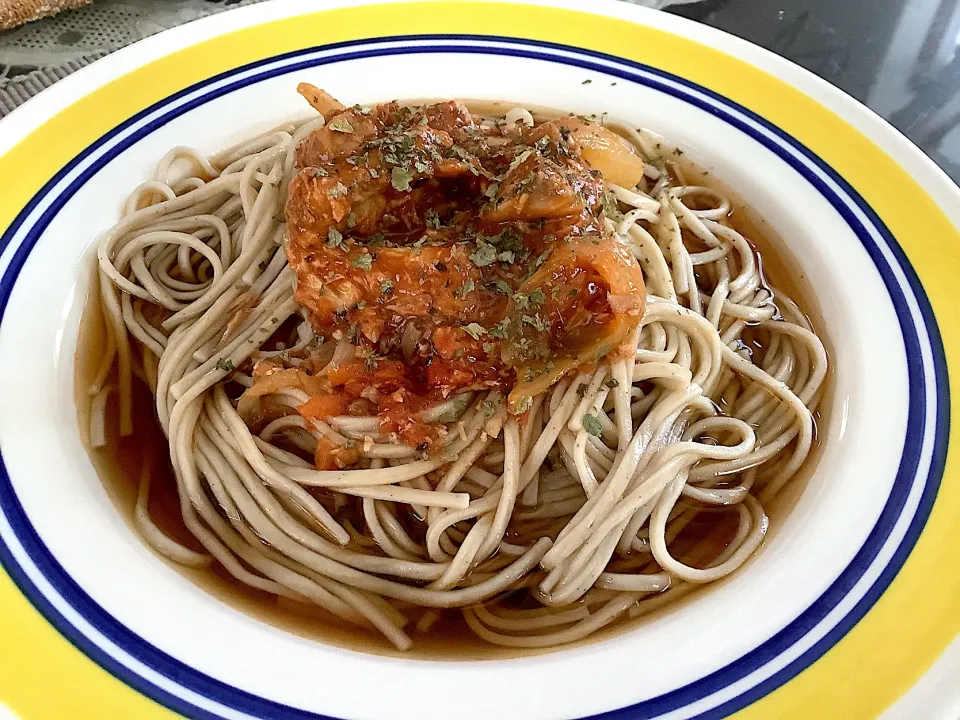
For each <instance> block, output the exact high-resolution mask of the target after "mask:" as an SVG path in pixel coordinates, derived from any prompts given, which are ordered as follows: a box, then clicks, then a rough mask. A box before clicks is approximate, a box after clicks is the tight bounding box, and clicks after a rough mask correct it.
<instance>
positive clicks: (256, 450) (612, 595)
mask: <svg viewBox="0 0 960 720" xmlns="http://www.w3.org/2000/svg"><path fill="white" fill-rule="evenodd" d="M507 121H508V122H527V123H528V124H529V123H530V122H532V116H531V115H530V113H529V112H527V111H526V110H523V109H522V108H518V109H516V110H512V111H511V112H510V113H508V114H507ZM323 122H324V121H323V118H322V117H320V118H318V119H315V120H312V121H309V122H304V123H290V124H287V125H284V126H281V127H279V128H276V129H275V130H273V131H271V132H268V133H265V134H263V135H259V136H257V137H254V138H251V139H249V140H247V141H245V142H242V143H240V144H239V145H237V146H235V147H232V148H230V149H229V150H226V151H224V152H221V153H218V154H216V155H213V156H211V157H205V156H203V155H201V154H198V153H197V152H195V151H194V150H191V149H189V148H185V147H177V148H174V149H173V150H171V151H170V152H169V153H168V154H167V155H166V156H165V157H164V158H163V159H162V160H161V161H160V163H159V166H158V169H157V173H156V175H155V177H154V179H153V180H151V181H149V182H146V183H144V184H142V185H141V186H139V187H138V188H136V190H134V192H133V193H132V195H131V196H130V198H129V200H128V201H127V203H126V206H125V209H124V214H123V218H122V220H121V221H120V222H119V223H118V224H117V225H116V226H115V227H114V228H113V229H111V230H110V231H109V232H107V233H106V234H105V235H104V236H103V237H102V239H101V240H100V242H99V248H98V271H97V279H98V283H97V285H98V287H97V290H98V292H99V297H100V302H101V303H102V309H103V314H104V317H105V319H106V322H107V326H108V334H107V338H108V342H107V347H106V348H105V352H104V354H103V357H102V363H101V365H100V368H99V370H98V372H97V373H96V380H95V381H94V383H93V385H92V387H90V388H89V392H90V393H91V395H92V396H94V399H93V402H92V404H91V419H90V438H89V440H90V444H91V445H92V447H94V448H96V447H100V446H102V445H103V444H104V443H105V442H106V437H107V434H106V431H105V423H106V422H107V408H108V406H112V405H111V403H115V404H116V407H117V408H118V417H119V426H120V431H121V435H128V434H129V433H130V432H131V429H132V422H133V420H132V418H133V413H132V402H133V401H132V397H133V396H132V392H131V387H132V383H133V382H134V376H136V377H137V378H140V379H141V380H142V381H144V382H145V383H146V384H147V385H148V386H149V387H150V390H151V391H152V393H153V395H154V397H155V400H156V415H157V417H158V419H159V423H160V426H161V427H162V429H163V432H164V433H165V435H166V437H167V439H168V442H169V453H170V460H171V462H172V466H173V470H174V474H175V478H176V484H177V490H178V495H179V503H180V511H181V513H182V517H183V522H184V523H185V525H186V527H187V528H188V529H189V531H190V532H191V533H192V534H193V535H194V536H195V537H196V539H197V540H199V542H200V543H201V544H202V546H203V548H204V549H205V552H203V553H201V552H196V551H195V550H192V549H189V548H187V547H184V546H183V545H181V544H179V543H178V542H176V541H175V540H173V539H172V538H171V537H169V536H167V535H166V534H164V532H163V531H162V530H161V529H160V528H159V527H157V525H156V524H155V523H154V521H153V520H152V519H151V516H150V513H149V512H148V509H147V499H148V495H149V492H150V475H149V469H147V470H145V471H144V474H143V476H142V477H141V479H140V483H141V484H140V491H139V495H138V501H137V506H136V512H135V525H136V527H137V529H138V531H139V532H140V534H141V535H142V537H143V539H144V541H145V542H147V543H148V544H149V545H150V546H151V547H152V548H154V549H155V550H156V551H157V552H158V553H160V554H161V555H163V556H164V557H166V558H167V559H169V560H170V561H172V562H174V563H181V564H184V565H188V566H203V565H206V564H208V563H210V562H211V561H216V562H217V563H220V564H221V565H222V566H223V567H224V568H225V569H226V570H227V572H229V573H230V574H231V575H232V576H233V577H235V578H236V579H238V580H239V581H241V582H243V583H246V584H247V585H250V586H252V587H254V588H258V589H260V590H263V591H266V592H268V593H272V594H274V595H276V596H279V597H282V598H288V599H291V600H295V601H298V602H300V603H313V604H316V605H317V606H319V607H321V608H323V609H324V610H325V611H327V612H329V613H330V614H332V615H333V616H336V617H338V618H340V619H342V620H343V621H344V622H347V623H352V624H355V625H357V626H361V627H368V628H369V627H373V628H376V629H377V630H378V631H379V632H381V633H382V634H383V635H384V636H385V637H386V638H387V639H389V641H390V642H392V643H393V644H394V645H395V646H396V647H397V648H400V649H406V648H409V647H410V646H411V644H412V642H413V641H412V639H411V632H417V631H419V632H429V628H430V626H431V625H432V624H433V623H434V621H435V620H436V619H437V618H438V617H439V614H440V613H442V612H461V613H462V614H463V616H464V618H465V620H466V622H467V624H468V625H469V627H470V628H471V629H472V630H473V631H474V632H475V633H476V634H477V635H478V636H479V637H480V638H482V639H483V640H485V641H488V642H490V643H494V644H498V645H504V646H508V647H515V648H536V647H551V646H555V645H561V644H565V643H570V642H575V641H578V640H581V639H583V638H585V637H587V636H589V635H591V634H592V633H594V632H596V631H597V630H598V629H600V628H603V627H604V626H606V625H608V624H610V623H612V622H614V621H615V620H617V619H618V618H621V617H623V616H626V615H629V616H637V615H640V614H643V613H645V612H647V611H649V610H651V609H653V608H655V607H658V606H660V605H662V604H663V603H665V602H668V601H670V600H671V599H673V598H674V597H679V596H682V595H684V594H686V593H687V592H688V591H689V590H690V589H692V588H693V587H695V586H697V585H700V584H704V583H710V582H713V581H715V580H717V579H719V578H722V577H724V576H725V575H728V574H730V573H732V572H734V571H735V570H736V569H737V568H738V567H739V566H740V565H742V564H743V563H744V561H746V560H747V559H748V558H749V557H750V556H751V554H752V553H754V551H755V550H756V549H757V548H758V546H759V545H760V544H761V542H762V541H763V539H764V535H765V533H766V532H767V528H768V519H767V515H766V513H765V510H764V508H765V507H768V506H769V504H770V502H771V501H773V499H774V498H775V497H776V496H777V494H778V493H780V491H781V490H782V489H783V487H784V485H785V484H786V483H787V482H788V481H789V480H790V478H791V477H792V476H794V475H795V474H796V472H797V470H798V468H800V466H801V464H802V463H803V462H804V459H805V458H806V457H807V455H808V454H809V452H810V450H811V444H812V443H813V441H814V431H815V428H814V422H813V417H812V411H813V410H814V409H815V408H816V406H817V403H818V402H819V401H820V399H821V396H822V393H823V384H824V377H825V373H826V371H827V356H826V353H825V351H824V347H823V344H822V343H821V341H820V340H819V339H818V337H817V335H816V334H815V333H814V330H813V328H812V327H811V325H810V322H809V321H808V319H807V318H806V317H805V315H804V314H803V312H802V311H801V310H800V308H799V307H798V306H797V305H796V304H795V303H794V302H793V301H792V300H790V299H789V298H787V297H786V296H785V295H784V294H783V293H782V292H780V291H778V290H775V289H773V288H771V287H768V286H767V285H766V284H765V282H764V278H763V277H762V275H761V271H760V266H759V264H758V261H757V258H756V255H755V251H754V249H753V247H752V246H751V245H750V243H749V242H748V240H747V239H746V238H744V237H743V236H741V235H740V234H739V233H738V232H737V231H736V230H735V229H733V227H731V226H730V224H729V223H728V222H727V217H728V215H729V214H730V211H731V203H730V200H729V199H728V198H727V197H724V195H723V194H721V193H720V192H718V191H717V190H716V189H712V188H708V187H704V186H701V185H695V184H685V183H684V173H683V169H682V168H680V167H678V166H677V165H676V164H675V163H673V162H672V160H673V156H672V155H671V152H670V151H669V150H666V149H662V148H664V147H665V145H662V144H661V142H660V141H658V140H657V139H656V138H655V137H654V136H652V135H651V134H648V133H638V132H636V131H634V130H633V129H631V128H628V127H625V126H621V125H616V124H614V125H611V124H610V123H608V126H612V127H613V128H614V129H615V130H616V131H617V132H618V133H620V134H621V135H622V136H623V137H624V138H625V139H626V140H628V141H629V142H630V143H631V144H632V145H633V146H634V147H635V148H636V150H637V151H638V152H639V153H640V155H641V156H642V157H643V159H644V161H645V163H646V166H645V176H644V178H643V180H641V182H640V183H639V184H638V186H637V187H634V188H624V187H617V186H614V187H612V190H613V192H614V193H615V196H616V199H617V201H618V202H619V205H620V209H621V211H622V212H621V214H620V215H619V217H617V218H616V219H615V220H608V221H607V222H608V223H610V224H611V226H610V229H611V230H612V231H613V232H614V233H615V237H616V238H617V239H618V240H619V242H621V243H623V244H624V245H625V246H626V247H627V248H629V250H630V251H632V253H633V254H634V256H635V257H636V258H637V260H638V261H639V263H640V266H641V268H642V270H643V274H644V279H645V281H646V288H647V308H646V312H645V314H644V316H643V319H642V321H641V322H640V324H639V326H638V328H637V330H636V332H635V333H634V334H633V336H632V338H631V339H630V343H629V347H630V352H629V353H627V354H626V356H624V357H621V358H620V359H616V360H612V361H611V360H604V361H603V362H601V363H599V364H597V365H596V366H595V367H592V368H588V369H581V370H579V371H576V372H573V373H571V374H568V375H566V376H565V377H563V378H561V379H560V380H559V381H558V382H557V383H555V385H554V386H552V387H551V388H550V389H548V390H547V391H546V392H543V393H542V394H540V395H538V396H536V397H534V398H533V399H532V405H531V406H530V409H529V411H528V413H527V415H526V422H525V423H521V422H520V421H519V419H518V417H517V416H514V415H511V414H509V413H508V411H507V409H506V405H505V402H504V398H503V396H502V395H500V394H499V393H498V392H497V391H488V390H483V391H475V392H467V393H465V394H462V395H459V396H456V397H451V398H449V399H447V400H446V401H444V402H441V403H440V404H438V405H437V406H436V407H434V408H432V409H431V410H429V411H428V413H427V417H426V418H425V419H426V420H428V421H434V422H442V423H443V424H444V425H445V426H446V427H447V428H448V430H449V432H447V433H446V435H445V436H443V438H442V439H441V440H440V441H439V442H440V447H438V448H433V449H432V450H431V452H430V453H428V454H427V453H421V452H418V451H417V450H416V449H414V448H411V447H408V446H407V445H405V444H403V443H401V442H398V441H396V440H395V439H391V437H389V436H386V435H383V434H381V433H380V431H379V429H378V423H377V419H376V418H375V417H353V416H342V417H333V418H330V419H329V420H328V421H316V422H312V421H310V420H306V419H304V417H303V416H301V414H300V413H298V411H297V407H298V406H299V405H300V404H301V403H303V402H305V401H306V400H307V399H308V396H307V395H306V393H304V392H303V391H301V390H297V389H294V388H286V389H284V390H282V391H280V392H278V393H276V394H275V395H274V397H273V402H274V407H276V408H280V410H279V411H278V412H277V413H276V415H275V417H273V419H272V420H271V421H269V422H268V423H267V424H266V425H265V426H264V427H262V428H260V429H259V431H258V432H256V433H254V432H252V431H251V429H250V428H249V427H248V425H247V424H246V423H245V422H244V419H243V418H242V417H241V415H240V413H239V412H238V408H237V399H236V398H237V396H238V395H239V394H240V392H241V391H242V390H243V389H244V388H246V387H250V386H251V385H252V384H253V378H252V377H251V375H250V373H249V371H248V368H249V366H250V363H249V361H251V360H252V359H262V358H264V357H269V356H271V355H279V354H282V353H286V356H287V357H289V356H290V351H291V350H293V351H296V350H300V349H303V348H308V347H311V346H313V345H315V344H316V338H315V335H314V330H313V329H312V328H311V325H310V323H309V322H307V320H306V319H305V316H304V314H303V312H302V311H301V309H300V308H299V307H298V305H297V303H296V302H294V297H293V293H294V274H293V272H292V270H291V268H290V267H289V266H288V262H287V258H286V256H285V254H284V249H283V242H284V232H285V221H284V201H285V196H286V192H287V187H288V185H289V183H290V180H291V178H292V177H293V175H294V174H295V172H296V169H295V167H294V150H295V148H296V146H297V144H298V143H299V142H300V141H301V140H302V139H303V138H305V137H306V136H307V135H308V134H309V133H310V132H311V131H312V130H314V129H316V128H318V127H320V126H322V124H323ZM278 328H292V329H291V330H289V332H288V334H286V335H285V336H284V337H282V338H280V344H277V340H278V338H277V332H278ZM284 332H287V331H284ZM268 341H270V342H271V343H272V344H270V345H267V342H268ZM349 353H350V346H349V342H348V341H347V340H346V339H344V340H341V341H340V342H339V343H338V344H337V346H336V347H335V348H333V352H332V353H331V354H329V356H328V360H329V362H337V361H338V360H341V359H342V357H343V356H344V355H345V354H349ZM290 362H292V363H293V364H296V359H295V358H294V359H293V360H290ZM321 438H326V440H327V441H328V442H331V443H333V444H334V445H335V446H341V447H353V448H356V449H358V450H359V455H360V460H359V461H357V462H356V464H355V465H354V466H353V467H351V468H348V469H342V470H316V469H314V467H313V465H312V463H311V462H309V461H307V460H305V459H304V457H309V456H312V453H313V447H314V445H315V444H316V442H317V441H318V440H319V439H321ZM704 509H707V510H712V512H708V513H704V512H703V511H704ZM729 513H733V514H735V517H736V531H735V535H734V536H733V537H732V538H730V539H729V540H730V541H729V542H728V543H727V545H726V547H725V548H724V549H723V550H722V551H721V552H719V554H716V552H713V553H711V554H708V555H707V556H705V557H700V558H697V557H696V553H694V554H692V555H691V554H690V553H688V554H687V556H686V557H685V558H684V560H685V561H682V560H681V559H680V558H679V557H678V553H677V552H676V551H675V550H673V549H672V546H673V545H674V543H675V540H676V539H677V537H678V535H680V534H681V533H682V532H683V531H684V528H686V527H687V526H688V525H689V523H690V522H691V521H693V520H694V518H696V519H697V522H698V523H703V522H704V518H706V519H707V520H708V521H711V518H713V519H714V520H713V521H715V522H716V523H717V525H718V526H719V525H720V524H722V520H723V518H729V517H730V516H729ZM411 524H414V525H419V529H418V530H417V531H414V530H413V529H412V525H411ZM695 549H696V548H695ZM695 561H696V563H697V564H691V563H693V562H695ZM518 597H519V598H521V602H517V598H518ZM411 624H413V625H415V626H416V628H415V629H412V628H411Z"/></svg>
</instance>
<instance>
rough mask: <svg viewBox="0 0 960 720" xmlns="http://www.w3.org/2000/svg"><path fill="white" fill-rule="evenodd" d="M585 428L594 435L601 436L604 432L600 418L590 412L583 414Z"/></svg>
mask: <svg viewBox="0 0 960 720" xmlns="http://www.w3.org/2000/svg"><path fill="white" fill-rule="evenodd" d="M583 429H584V430H586V431H587V432H588V433H590V434H591V435H593V436H594V437H600V436H601V435H602V434H603V425H601V424H600V420H599V419H598V418H597V417H596V416H594V415H591V414H590V413H587V414H585V415H584V416H583Z"/></svg>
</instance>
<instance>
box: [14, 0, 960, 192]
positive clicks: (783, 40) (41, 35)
mask: <svg viewBox="0 0 960 720" xmlns="http://www.w3.org/2000/svg"><path fill="white" fill-rule="evenodd" d="M257 1H258V0H126V1H123V0H96V2H94V3H93V4H90V5H84V6H83V7H80V8H77V9H66V10H63V11H62V12H59V13H57V14H55V15H51V16H49V17H45V18H43V19H39V20H34V21H33V22H28V23H26V24H20V25H19V26H16V27H12V29H7V30H3V31H0V116H2V115H4V114H6V113H9V112H10V111H11V110H12V109H13V108H15V107H16V106H17V105H19V104H21V103H23V102H24V101H26V99H28V98H29V97H30V96H32V95H34V94H36V93H37V92H39V91H40V90H42V89H43V88H44V87H47V86H48V85H50V84H52V83H54V82H56V81H57V80H58V79H60V78H62V77H64V76H65V75H67V74H69V73H70V72H73V71H74V70H76V69H78V68H80V67H83V66H84V65H87V64H89V63H91V62H93V61H94V60H96V59H98V58H100V57H103V56H104V55H107V54H108V53H110V52H112V51H114V50H117V49H118V48H120V47H123V46H124V45H128V44H130V43H131V42H135V41H136V40H139V39H141V38H143V37H146V36H148V35H152V34H153V33H156V32H159V31H160V30H163V29H166V28H169V27H173V26H174V25H178V24H181V23H184V22H189V21H190V20H195V19H197V18H199V17H203V16H206V15H210V14H213V13H216V12H222V11H224V10H227V9H230V8H232V7H238V6H241V5H248V4H251V3H253V2H257ZM624 1H625V0H624ZM84 2H86V0H0V27H5V26H9V25H15V24H17V23H22V22H23V21H24V20H26V19H27V18H29V17H33V16H35V15H37V14H38V12H50V11H52V10H54V9H56V8H57V6H62V5H66V6H69V5H76V4H83V3H84ZM637 4H641V5H649V6H652V7H657V8H662V9H663V11H664V12H670V13H675V14H677V15H682V16H683V17H686V18H690V19H692V20H695V21H697V22H702V23H705V24H707V25H712V26H713V27H717V28H720V29H721V30H726V31H727V32H730V33H733V34H734V35H738V36H739V37H742V38H744V39H746V40H750V41H751V42H754V43H756V44H758V45H761V46H762V47H765V48H767V49H768V50H772V51H773V52H775V53H777V54H778V55H782V56H783V57H785V58H788V59H789V60H792V61H794V62H796V63H798V64H800V65H802V66H804V67H805V68H807V69H808V70H810V71H812V72H814V73H816V74H817V75H819V76H820V77H822V78H824V79H825V80H827V81H829V82H831V83H833V84H834V85H836V86H837V87H839V88H840V89H842V90H844V91H846V92H848V93H850V94H851V95H853V96H854V97H855V98H857V99H858V100H860V101H861V102H863V103H864V104H866V105H867V106H869V107H870V108H872V109H873V110H874V111H875V112H877V113H878V114H880V115H881V116H883V117H884V118H886V119H887V120H889V121H890V122H891V123H892V124H893V125H895V126H896V127H897V128H899V129H900V130H901V131H902V132H903V133H904V134H906V135H907V136H908V137H909V138H910V139H911V140H913V141H914V142H915V143H916V144H917V145H919V146H920V148H922V149H923V150H924V151H925V152H926V153H927V154H928V155H930V157H932V158H933V159H934V160H935V161H936V162H937V163H938V164H939V165H940V166H941V167H942V168H943V169H944V170H945V171H946V172H947V173H948V174H950V176H951V177H953V179H954V180H955V181H958V182H960V53H958V52H957V47H958V43H960V0H679V1H678V0H642V1H639V2H637ZM584 6H585V7H588V6H589V3H587V2H584Z"/></svg>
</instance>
